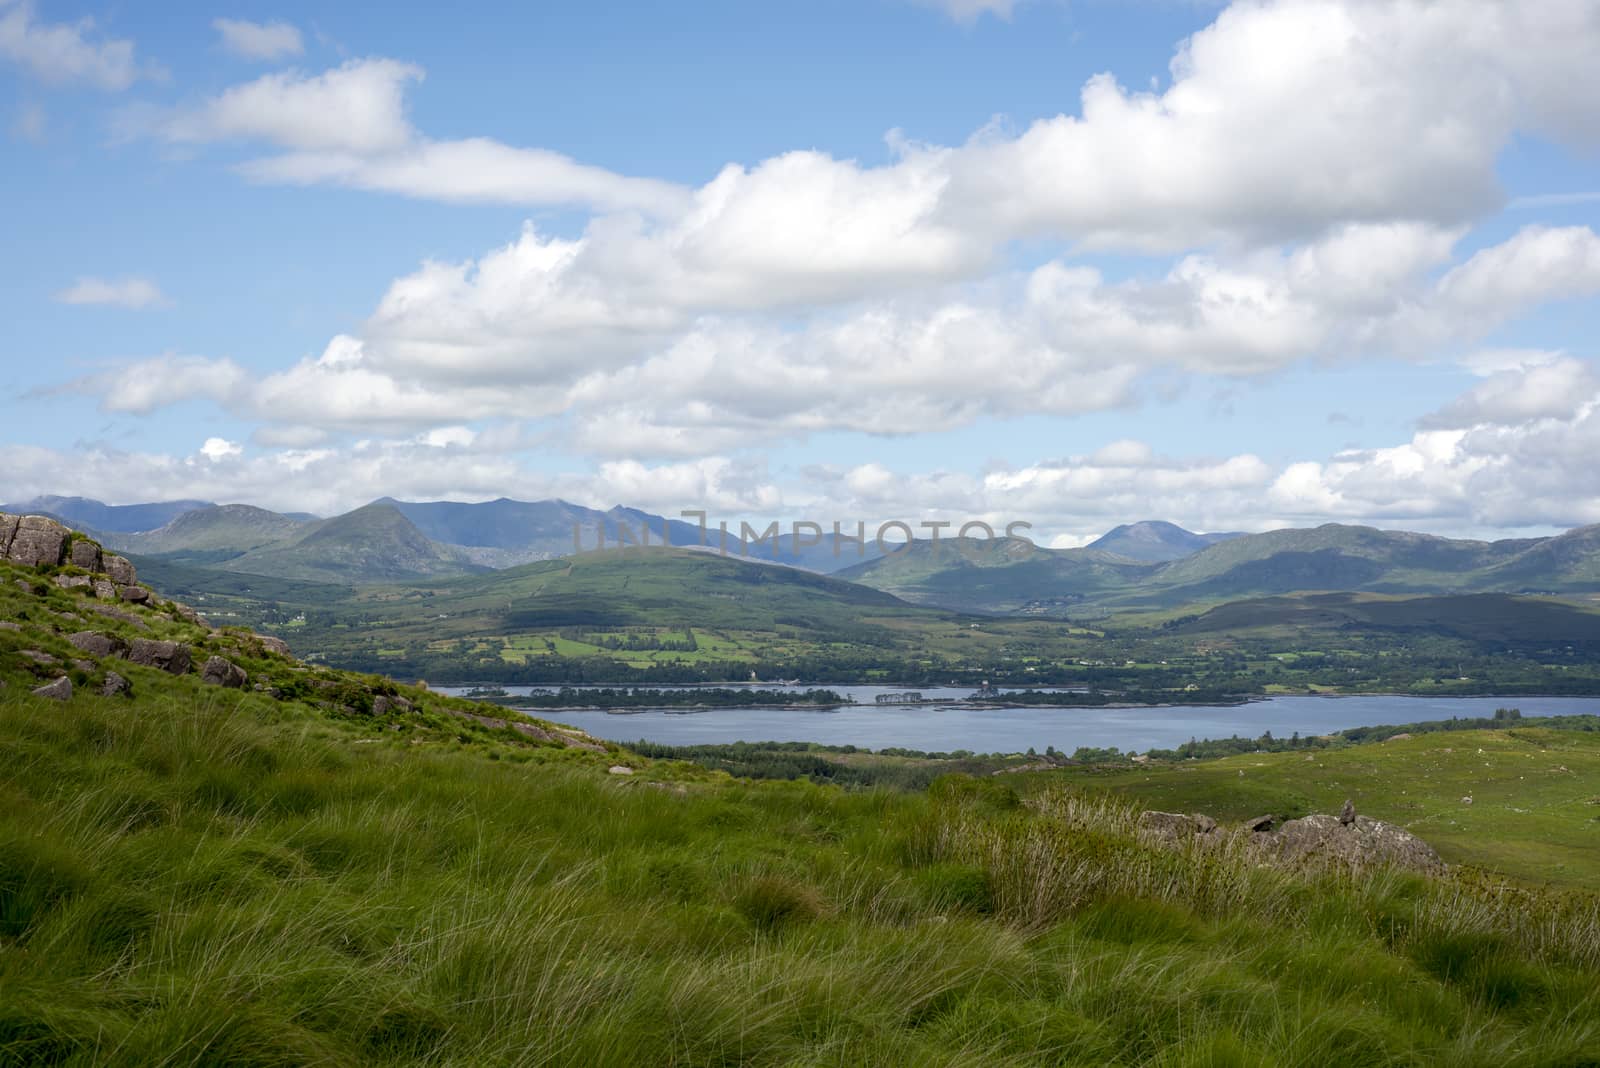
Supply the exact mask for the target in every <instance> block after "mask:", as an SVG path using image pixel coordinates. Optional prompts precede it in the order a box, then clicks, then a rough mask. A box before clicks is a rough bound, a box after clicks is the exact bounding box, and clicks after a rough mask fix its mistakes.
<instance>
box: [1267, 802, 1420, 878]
mask: <svg viewBox="0 0 1600 1068" xmlns="http://www.w3.org/2000/svg"><path fill="white" fill-rule="evenodd" d="M1255 838H1256V839H1263V838H1264V839H1267V840H1264V841H1259V842H1255V843H1254V844H1256V845H1257V846H1258V848H1262V849H1265V850H1266V851H1268V852H1270V853H1273V854H1276V855H1277V856H1279V857H1282V858H1284V859H1288V860H1298V859H1302V858H1311V859H1320V860H1331V861H1336V862H1339V863H1343V864H1347V865H1349V866H1350V867H1353V868H1367V867H1373V866H1377V865H1391V866H1393V867H1397V868H1406V869H1409V870H1411V871H1421V872H1442V871H1443V870H1444V861H1442V860H1440V859H1439V854H1438V853H1437V852H1435V851H1434V848H1433V847H1432V846H1430V845H1429V844H1428V843H1427V842H1424V841H1423V840H1422V839H1420V838H1418V837H1417V836H1416V835H1414V834H1412V833H1411V832H1410V831H1407V830H1404V829H1403V828H1400V827H1396V826H1395V825H1394V824H1392V823H1384V822H1383V821H1382V820H1375V819H1372V818H1370V817H1368V816H1353V817H1352V819H1351V821H1350V822H1349V823H1345V822H1343V821H1342V820H1341V819H1340V818H1339V817H1337V816H1328V815H1321V814H1319V815H1315V816H1307V817H1305V818H1304V819H1298V820H1290V821H1289V822H1288V823H1285V824H1284V825H1283V828H1282V829H1281V830H1279V831H1278V832H1277V833H1276V834H1271V835H1266V836H1262V835H1256V836H1255Z"/></svg>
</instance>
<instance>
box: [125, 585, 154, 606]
mask: <svg viewBox="0 0 1600 1068" xmlns="http://www.w3.org/2000/svg"><path fill="white" fill-rule="evenodd" d="M117 596H118V597H119V598H121V599H122V600H124V601H127V602H129V603H130V604H144V603H145V602H146V601H148V600H149V599H150V591H149V590H147V589H145V588H144V587H143V586H118V587H117Z"/></svg>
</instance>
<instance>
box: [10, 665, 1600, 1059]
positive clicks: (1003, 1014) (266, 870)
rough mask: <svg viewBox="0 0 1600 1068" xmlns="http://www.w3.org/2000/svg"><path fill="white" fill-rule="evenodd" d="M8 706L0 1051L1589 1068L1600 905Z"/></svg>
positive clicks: (1003, 797) (887, 797)
mask: <svg viewBox="0 0 1600 1068" xmlns="http://www.w3.org/2000/svg"><path fill="white" fill-rule="evenodd" d="M253 707H254V706H252V705H249V704H243V705H241V704H239V703H238V702H237V701H236V700H234V699H231V698H228V697H219V696H216V695H214V694H213V695H211V696H210V697H208V698H201V699H191V700H176V701H171V702H156V701H144V702H140V703H136V704H133V705H125V706H118V705H108V704H105V703H98V702H95V701H93V700H84V701H79V702H74V703H72V704H70V705H67V706H61V705H56V704H48V705H47V703H44V702H37V701H34V700H32V699H28V698H23V699H17V698H15V697H8V698H6V699H4V701H3V703H0V1063H15V1064H49V1063H82V1064H89V1063H129V1064H174V1065H176V1064H217V1063H227V1064H240V1065H288V1064H307V1063H327V1064H401V1063H406V1064H411V1063H423V1064H427V1063H436V1064H539V1063H556V1064H584V1065H595V1064H618V1063H641V1064H695V1065H729V1064H746V1063H749V1064H838V1065H845V1064H852V1065H853V1064H863V1063H915V1064H933V1065H942V1064H949V1065H955V1064H961V1065H971V1064H977V1063H981V1064H1060V1063H1085V1064H1130V1065H1131V1064H1151V1065H1157V1064H1159V1065H1180V1064H1185V1065H1186V1064H1247V1063H1263V1064H1307V1065H1312V1064H1315V1065H1325V1064H1335V1063H1337V1064H1372V1065H1378V1064H1397V1063H1400V1064H1429V1063H1431V1064H1441V1065H1458V1064H1483V1065H1490V1064H1494V1065H1502V1064H1507V1065H1515V1064H1528V1065H1532V1064H1561V1063H1565V1064H1581V1063H1594V1062H1595V1060H1596V1059H1597V1058H1600V1014H1597V1013H1596V1012H1595V1011H1594V1006H1595V1005H1596V1004H1600V960H1597V957H1596V953H1597V946H1600V939H1597V936H1596V934H1597V926H1596V925H1597V919H1596V911H1595V909H1596V904H1595V899H1594V898H1593V897H1586V896H1582V895H1573V896H1569V897H1565V898H1558V897H1551V896H1545V895H1540V894H1535V893H1531V892H1527V891H1516V890H1512V889H1510V888H1507V887H1502V886H1497V885H1494V884H1493V883H1490V882H1485V881H1481V880H1476V879H1468V878H1447V879H1443V880H1437V881H1435V880H1427V879H1421V878H1417V877H1412V876H1405V875H1400V874H1395V873H1387V872H1378V873H1373V874H1370V875H1366V876H1361V877H1353V876H1349V875H1340V874H1336V873H1332V872H1326V871H1315V870H1293V869H1285V868H1282V867H1264V866H1261V865H1260V864H1258V863H1257V862H1256V859H1255V858H1253V857H1252V856H1250V855H1249V854H1247V853H1246V852H1244V851H1243V849H1242V847H1238V848H1235V847H1224V848H1222V849H1220V850H1208V851H1203V852H1202V851H1198V850H1197V851H1193V852H1182V851H1171V850H1166V849H1161V848H1158V847H1156V846H1154V845H1151V844H1148V843H1145V842H1142V841H1141V840H1139V838H1138V837H1137V836H1136V835H1135V834H1134V833H1133V831H1132V826H1133V824H1132V818H1131V817H1132V813H1131V811H1130V810H1129V809H1128V808H1126V807H1124V806H1123V805H1122V804H1120V803H1119V802H1116V801H1114V800H1110V799H1106V798H1102V797H1097V796H1093V795H1087V794H1082V793H1074V792H1067V791H1057V792H1051V793H1047V794H1045V795H1043V796H1042V797H1040V798H1038V799H1035V800H1033V801H1030V802H1028V803H1022V802H1021V801H1019V799H1018V798H1017V797H1016V795H1015V794H1013V793H1012V792H1011V791H1010V789H1009V788H1008V787H1006V786H1005V785H1003V784H998V783H996V782H993V781H987V780H985V781H979V780H971V779H961V778H956V779H947V780H941V781H940V782H937V783H935V784H934V786H933V787H932V788H931V789H930V790H929V791H927V792H926V793H924V794H891V793H883V792H844V791H839V790H836V789H832V788H827V787H818V786H813V785H811V784H808V783H763V784H739V783H731V782H712V781H707V782H700V783H695V784H691V785H690V786H689V788H688V789H687V790H686V791H685V792H683V793H679V792H677V791H676V790H666V789H658V788H653V787H652V786H651V785H650V784H649V783H647V782H645V781H642V780H644V779H647V778H648V777H649V776H648V775H638V776H634V777H632V778H631V779H626V780H624V779H621V778H620V777H618V778H612V777H609V776H605V775H602V774H596V773H594V772H593V771H592V770H589V769H585V768H579V767H571V766H566V765H564V764H561V763H550V764H533V763H528V764H519V763H516V762H514V761H511V760H498V761H496V760H489V759H485V758H484V757H483V756H481V755H478V754H475V753H473V752H471V751H462V752H452V751H445V750H441V749H436V748H430V747H427V746H419V747H412V746H408V745H406V744H404V743H403V742H401V741H393V742H381V743H379V744H363V745H356V744H353V742H352V739H351V737H350V736H349V735H346V734H342V733H340V732H337V731H331V730H324V729H320V728H319V727H318V726H317V724H316V723H315V722H313V721H293V722H283V723H268V722H264V721H263V720H262V719H261V718H260V717H259V715H258V714H257V713H256V712H255V711H252V708H253Z"/></svg>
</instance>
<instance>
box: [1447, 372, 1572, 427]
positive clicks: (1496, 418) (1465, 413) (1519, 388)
mask: <svg viewBox="0 0 1600 1068" xmlns="http://www.w3.org/2000/svg"><path fill="white" fill-rule="evenodd" d="M1596 394H1600V379H1597V378H1596V377H1595V373H1594V369H1593V368H1591V367H1590V366H1589V364H1588V363H1586V362H1585V361H1583V360H1576V359H1572V358H1570V357H1563V358H1559V359H1555V360H1553V361H1551V362H1549V363H1540V364H1535V365H1532V366H1524V367H1520V368H1517V369H1514V370H1504V371H1500V372H1498V373H1496V374H1493V375H1491V376H1489V377H1488V378H1487V379H1486V380H1485V381H1484V382H1483V383H1482V384H1481V385H1478V386H1475V387H1473V389H1472V390H1470V391H1469V392H1467V393H1466V394H1464V395H1463V396H1461V397H1458V398H1457V399H1456V400H1455V401H1453V402H1451V403H1450V404H1448V405H1446V406H1445V407H1444V408H1443V409H1442V410H1441V411H1439V412H1437V413H1435V414H1433V415H1431V416H1428V417H1427V418H1425V419H1424V420H1423V421H1422V425H1423V426H1424V427H1425V428H1428V429H1463V428H1470V427H1474V426H1482V425H1494V426H1520V425H1522V424H1525V423H1532V422H1536V421H1538V420H1543V419H1572V418H1574V417H1575V416H1576V415H1577V414H1578V413H1579V412H1580V411H1581V410H1582V409H1583V408H1584V407H1585V406H1586V405H1589V404H1592V403H1593V402H1594V398H1595V396H1596Z"/></svg>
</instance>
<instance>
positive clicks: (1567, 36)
mask: <svg viewBox="0 0 1600 1068" xmlns="http://www.w3.org/2000/svg"><path fill="white" fill-rule="evenodd" d="M530 9H531V10H530ZM1594 54H1600V10H1597V9H1595V8H1594V5H1592V4H1589V3H1581V2H1576V0H1574V2H1563V0H1541V2H1535V3H1520V4H1511V3H1507V4H1503V5H1502V4H1495V3H1487V2H1486V3H1483V4H1473V5H1465V4H1463V5H1449V4H1445V5H1433V6H1429V7H1419V6H1417V5H1413V4H1406V3H1394V4H1388V3H1383V2H1367V0H1350V2H1349V3H1340V2H1336V0H1318V2H1312V0H1277V2H1263V3H1239V4H1234V5H1228V6H1224V5H1207V4H1194V3H1180V2H1173V3H1161V2H1157V0H1149V2H1144V3H1136V4H1113V3H1109V2H1100V3H1096V2H1081V3H1070V4H1069V3H1064V2H1056V0H1011V2H1008V0H946V2H938V0H927V2H922V3H916V2H910V0H856V2H854V3H819V2H808V3H795V4H788V3H780V2H774V3H764V4H750V3H748V2H746V3H731V2H730V3H699V4H693V5H660V4H649V5H644V4H639V5H635V4H592V3H591V4H581V5H580V4H572V5H565V4H555V3H551V4H539V5H506V6H504V8H503V9H500V10H490V9H487V8H479V9H476V10H475V11H474V13H473V15H472V17H471V18H470V20H469V19H465V18H461V17H451V18H443V17H441V16H440V15H439V14H438V13H437V11H436V10H435V9H431V8H427V7H423V6H420V5H416V6H413V5H386V6H384V7H382V8H379V7H376V6H366V5H355V4H351V5H338V6H337V8H335V9H334V10H331V11H330V10H329V9H328V6H327V5H311V4H293V3H273V4H245V5H238V6H229V7H226V8H217V9H215V10H213V11H210V12H206V11H202V10H200V9H199V8H198V7H197V6H194V5H168V6H163V7H161V8H158V9H153V8H151V7H150V6H149V5H127V4H104V3H100V4H96V3H67V2H56V0H0V122H3V124H4V125H3V137H4V140H3V141H0V151H3V153H4V160H5V165H4V167H0V196H3V197H4V198H5V203H6V205H7V210H6V213H5V225H4V227H3V228H0V233H3V234H4V247H5V249H6V251H7V252H8V253H9V254H8V255H7V256H6V257H5V259H4V267H3V268H0V269H3V270H4V271H5V272H6V274H5V278H4V282H5V284H4V285H3V286H0V314H3V315H4V316H5V318H6V321H7V322H8V323H9V324H10V329H9V330H8V331H7V338H6V340H5V342H4V349H3V352H4V357H3V365H0V412H3V417H0V418H3V422H0V427H3V430H0V500H12V501H18V500H25V499H27V498H28V497H31V496H33V495H35V494H40V493H81V494H84V495H88V496H95V497H99V498H101V499H105V500H110V501H117V502H128V501H136V500H150V499H159V498H170V497H203V498H207V499H215V500H219V501H236V500H237V501H246V502H250V503H257V504H262V505H265V506H268V507H275V508H282V509H286V510H290V509H306V510H313V511H319V512H324V513H327V512H333V511H337V510H342V509H344V508H348V507H352V506H355V505H357V504H360V503H363V502H364V501H366V500H370V499H372V498H374V497H377V496H382V495H393V496H397V497H403V498H413V499H417V498H440V497H450V498H455V499H486V498H492V497H496V496H501V495H509V496H517V497H523V498H530V497H542V496H552V495H560V496H565V497H568V498H571V499H576V500H581V501H584V502H586V503H591V504H596V505H610V504H613V503H625V504H630V505H634V506H639V507H645V508H651V509H656V510H660V511H666V512H674V511H676V510H677V509H680V508H702V507H703V508H709V509H710V510H712V511H713V513H714V514H718V515H726V516H728V517H729V518H739V517H750V518H753V519H754V518H814V519H818V520H821V521H828V520H831V519H833V518H839V519H843V520H854V519H857V518H865V519H869V520H873V519H877V520H882V519H888V518H900V519H905V520H912V521H914V520H916V519H918V518H956V519H965V518H969V517H975V518H987V519H990V520H991V521H999V522H1004V521H1009V520H1011V519H1017V518H1020V519H1026V520H1030V521H1032V522H1034V523H1035V529H1036V530H1037V531H1039V532H1041V533H1042V534H1043V535H1044V537H1046V538H1047V539H1053V540H1055V541H1056V543H1058V544H1075V543H1078V542H1081V541H1082V540H1084V539H1086V538H1087V537H1090V536H1092V535H1094V534H1096V533H1099V532H1101V531H1103V530H1104V529H1105V528H1106V527H1108V526H1110V525H1112V524H1114V523H1116V522H1121V521H1127V520H1133V519H1139V518H1167V519H1171V520H1174V521H1177V522H1180V523H1184V524H1185V525H1188V526H1191V527H1195V528H1202V529H1203V528H1210V529H1219V528H1229V529H1262V528H1267V527H1272V526H1278V525H1285V524H1296V525H1298V524H1303V523H1312V522H1321V521H1328V520H1337V521H1347V522H1372V523H1376V524H1378V525H1383V526H1405V527H1411V528H1415V529H1424V530H1433V531H1438V532H1441V533H1451V534H1466V535H1474V536H1498V535H1502V534H1520V533H1524V532H1532V531H1545V530H1552V529H1558V528H1562V527H1566V526H1571V525H1576V524H1580V523H1590V522H1600V474H1597V473H1596V466H1597V465H1594V464H1593V463H1592V461H1591V459H1590V457H1591V456H1592V455H1594V449H1595V448H1597V447H1600V414H1597V409H1600V375H1597V372H1596V365H1595V356H1596V353H1595V349H1594V342H1593V338H1594V336H1595V333H1596V330H1595V327H1596V325H1597V321H1600V312H1597V309H1600V304H1597V300H1596V298H1597V295H1600V236H1597V235H1596V233H1595V230H1594V227H1595V226H1596V224H1597V223H1600V156H1597V152H1600V117H1597V116H1596V113H1595V111H1594V108H1593V106H1592V103H1590V102H1591V101H1592V100H1593V99H1596V98H1600V74H1597V73H1596V72H1595V71H1594V70H1593V69H1592V68H1593V67H1595V66H1596V65H1595V64H1594V63H1593V62H1592V56H1593V55H1594Z"/></svg>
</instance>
